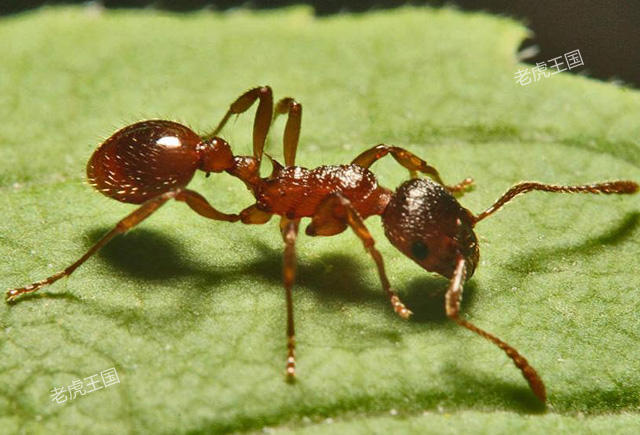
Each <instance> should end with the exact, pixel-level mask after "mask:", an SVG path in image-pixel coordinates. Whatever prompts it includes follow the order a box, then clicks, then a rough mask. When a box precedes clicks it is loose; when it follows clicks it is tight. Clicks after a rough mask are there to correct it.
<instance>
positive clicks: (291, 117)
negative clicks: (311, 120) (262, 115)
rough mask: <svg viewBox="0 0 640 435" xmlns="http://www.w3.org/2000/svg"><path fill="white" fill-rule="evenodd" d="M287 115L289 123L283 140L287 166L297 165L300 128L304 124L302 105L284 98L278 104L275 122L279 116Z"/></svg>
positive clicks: (274, 117)
mask: <svg viewBox="0 0 640 435" xmlns="http://www.w3.org/2000/svg"><path fill="white" fill-rule="evenodd" d="M284 114H287V123H286V125H285V127H284V136H283V138H282V141H283V146H284V163H285V165H287V166H293V165H295V161H296V151H297V150H298V140H299V139H300V126H301V124H302V105H301V104H300V103H298V102H297V101H296V100H294V99H293V98H291V97H287V98H283V99H281V100H280V101H278V103H277V104H276V107H275V112H274V116H273V120H274V121H275V120H276V118H277V117H278V116H279V115H284Z"/></svg>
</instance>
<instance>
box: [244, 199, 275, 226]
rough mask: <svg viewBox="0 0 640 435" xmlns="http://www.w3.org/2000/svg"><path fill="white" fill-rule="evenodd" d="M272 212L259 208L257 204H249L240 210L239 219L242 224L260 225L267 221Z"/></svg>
mask: <svg viewBox="0 0 640 435" xmlns="http://www.w3.org/2000/svg"><path fill="white" fill-rule="evenodd" d="M271 216H273V213H269V212H266V211H263V210H260V209H259V208H258V206H257V204H254V205H252V206H249V207H247V208H245V209H244V210H242V211H241V212H240V221H242V223H243V224H253V225H261V224H265V223H267V222H269V219H271Z"/></svg>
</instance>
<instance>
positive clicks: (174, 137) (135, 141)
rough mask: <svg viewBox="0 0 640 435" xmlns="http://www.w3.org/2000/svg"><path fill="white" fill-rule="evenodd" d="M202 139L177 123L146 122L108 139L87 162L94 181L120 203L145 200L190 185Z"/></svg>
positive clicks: (131, 126) (89, 174) (125, 129)
mask: <svg viewBox="0 0 640 435" xmlns="http://www.w3.org/2000/svg"><path fill="white" fill-rule="evenodd" d="M201 143H202V139H201V138H200V136H198V135H197V134H196V133H194V132H193V131H192V130H191V129H189V128H188V127H185V126H184V125H182V124H178V123H176V122H172V121H161V120H153V121H142V122H138V123H136V124H132V125H129V126H127V127H125V128H123V129H121V130H119V131H117V132H116V133H115V134H114V135H113V136H111V137H110V138H109V139H107V140H106V141H105V142H104V143H102V145H100V147H98V149H97V150H96V151H95V152H94V153H93V155H92V156H91V159H90V160H89V163H88V164H87V178H88V179H89V183H91V185H92V186H94V187H95V188H96V189H98V190H99V191H100V192H101V193H103V194H104V195H106V196H108V197H110V198H113V199H117V200H118V201H122V202H127V203H132V204H140V203H143V202H145V201H146V200H148V199H151V198H153V197H156V196H158V195H160V194H162V193H165V192H167V191H169V190H171V189H175V188H177V187H183V186H186V185H187V184H188V183H189V181H191V179H192V178H193V174H194V173H195V171H196V169H198V168H199V166H200V154H199V150H198V147H199V145H200V144H201Z"/></svg>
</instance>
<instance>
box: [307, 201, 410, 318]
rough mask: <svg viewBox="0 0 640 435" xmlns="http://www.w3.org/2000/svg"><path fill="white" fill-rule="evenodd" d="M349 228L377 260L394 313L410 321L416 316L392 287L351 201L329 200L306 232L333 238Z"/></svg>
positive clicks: (371, 238) (383, 286)
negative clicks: (411, 317)
mask: <svg viewBox="0 0 640 435" xmlns="http://www.w3.org/2000/svg"><path fill="white" fill-rule="evenodd" d="M347 225H348V226H350V227H351V229H352V230H353V232H354V233H356V235H357V236H358V237H359V238H360V240H361V241H362V243H363V245H364V248H365V249H366V250H367V252H368V253H369V254H370V255H371V257H372V258H373V261H375V263H376V267H377V268H378V275H379V277H380V282H381V283H382V289H383V290H384V291H385V293H386V294H387V295H388V296H389V300H390V302H391V306H392V307H393V310H394V311H395V312H396V313H397V314H398V315H399V316H400V317H402V318H403V319H408V318H409V317H410V316H411V314H413V313H412V312H411V311H410V310H409V309H408V308H407V307H406V306H405V305H404V304H403V303H402V301H400V298H399V297H398V295H396V294H395V292H394V291H393V290H392V289H391V284H390V283H389V279H388V278H387V273H386V272H385V269H384V261H383V259H382V254H380V251H378V250H377V249H376V247H375V240H374V239H373V236H371V233H370V232H369V230H368V229H367V227H366V226H365V224H364V222H363V220H362V218H361V217H360V215H359V214H358V211H357V210H356V209H355V208H354V207H353V205H352V204H351V201H349V199H347V198H346V197H345V196H344V195H342V194H341V193H334V194H332V195H330V196H329V197H327V199H325V200H324V201H323V202H322V203H321V204H320V206H319V207H318V210H317V212H316V214H315V215H314V216H313V218H312V221H311V223H310V224H309V226H308V227H307V229H306V233H307V235H310V236H315V235H325V236H326V235H333V234H338V233H340V232H342V231H344V229H345V228H346V227H347Z"/></svg>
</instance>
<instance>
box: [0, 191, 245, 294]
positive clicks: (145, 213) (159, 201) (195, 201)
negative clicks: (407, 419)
mask: <svg viewBox="0 0 640 435" xmlns="http://www.w3.org/2000/svg"><path fill="white" fill-rule="evenodd" d="M170 199H175V200H177V201H183V202H186V203H187V205H189V207H191V209H192V210H194V211H195V212H196V213H198V214H199V215H201V216H204V217H207V218H209V219H215V220H221V221H227V222H236V221H238V220H239V219H240V217H239V216H238V215H236V214H226V213H222V212H219V211H218V210H216V209H215V208H213V207H212V206H211V205H210V204H209V203H208V202H207V200H206V199H205V198H204V197H203V196H202V195H200V194H199V193H197V192H194V191H192V190H188V189H177V190H171V191H169V192H165V193H163V194H161V195H159V196H157V197H155V198H152V199H150V200H148V201H146V202H145V203H144V204H142V205H141V206H140V207H139V208H138V209H136V210H135V211H134V212H133V213H131V214H129V215H128V216H127V217H125V218H124V219H122V220H121V221H120V222H118V223H117V224H116V226H115V227H114V228H113V229H112V230H111V231H109V232H108V233H107V234H106V235H105V236H104V237H102V239H100V240H99V241H98V242H97V243H96V244H95V245H93V246H92V247H91V248H90V249H89V250H88V251H87V252H86V253H85V254H84V255H83V256H82V257H80V258H79V259H78V260H77V261H76V262H75V263H73V264H72V265H70V266H69V267H67V268H66V269H64V270H63V271H61V272H58V273H56V274H54V275H51V276H50V277H48V278H46V279H43V280H41V281H36V282H34V283H32V284H29V285H27V286H25V287H20V288H15V289H12V290H9V291H7V294H6V299H7V301H8V302H11V301H14V300H15V299H16V298H17V297H19V296H20V295H22V294H25V293H32V292H35V291H37V290H39V289H41V288H42V287H45V286H47V285H50V284H53V283H54V282H56V281H58V280H59V279H60V278H64V277H66V276H69V275H71V274H72V273H73V272H74V271H75V270H76V269H77V268H78V267H80V266H81V265H82V264H83V263H84V262H85V261H87V260H88V259H89V258H90V257H91V256H92V255H93V254H95V253H96V252H98V251H99V250H100V249H101V248H102V247H103V246H104V245H106V244H107V243H109V242H110V241H111V239H113V238H114V237H115V236H117V235H118V234H123V233H126V232H127V231H129V230H131V229H132V228H133V227H135V226H136V225H138V224H139V223H140V222H142V221H143V220H145V219H146V218H148V217H149V216H151V215H152V214H153V213H154V212H155V211H156V210H158V209H159V208H160V207H161V206H162V205H164V204H165V203H166V202H167V201H169V200H170Z"/></svg>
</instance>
